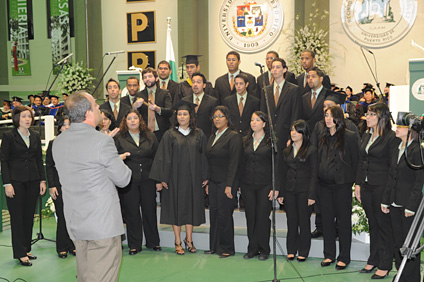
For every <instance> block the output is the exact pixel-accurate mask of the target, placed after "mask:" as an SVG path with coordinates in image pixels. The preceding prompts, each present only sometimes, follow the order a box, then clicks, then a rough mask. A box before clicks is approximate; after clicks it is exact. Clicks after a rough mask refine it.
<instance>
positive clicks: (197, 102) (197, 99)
mask: <svg viewBox="0 0 424 282" xmlns="http://www.w3.org/2000/svg"><path fill="white" fill-rule="evenodd" d="M196 105H197V106H196V108H194V110H195V111H196V113H197V110H198V109H199V106H200V99H199V97H197V98H196Z"/></svg>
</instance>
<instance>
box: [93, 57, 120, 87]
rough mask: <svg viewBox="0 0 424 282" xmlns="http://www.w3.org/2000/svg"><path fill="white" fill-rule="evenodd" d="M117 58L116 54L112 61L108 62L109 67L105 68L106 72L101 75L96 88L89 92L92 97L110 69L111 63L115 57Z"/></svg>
mask: <svg viewBox="0 0 424 282" xmlns="http://www.w3.org/2000/svg"><path fill="white" fill-rule="evenodd" d="M117 56H118V53H116V54H115V56H114V57H113V59H112V61H110V63H109V65H108V66H107V68H106V70H105V72H104V73H103V75H102V77H101V78H100V80H99V82H98V83H97V85H96V88H94V91H93V92H91V95H93V94H94V93H95V92H96V90H97V88H99V85H100V83H102V81H103V78H104V77H105V75H106V73H107V71H108V70H109V69H110V67H111V66H112V64H113V62H114V61H115V60H116V57H117Z"/></svg>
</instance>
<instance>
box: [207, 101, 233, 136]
mask: <svg viewBox="0 0 424 282" xmlns="http://www.w3.org/2000/svg"><path fill="white" fill-rule="evenodd" d="M217 111H220V112H221V113H222V114H223V115H224V116H225V118H226V119H227V125H228V128H229V129H231V130H235V128H234V125H233V120H232V119H231V112H230V110H229V109H228V108H227V107H226V106H216V107H215V109H213V112H212V116H211V120H212V132H213V133H215V132H216V131H217V130H218V128H216V126H215V123H214V122H213V116H214V115H215V113H216V112H217Z"/></svg>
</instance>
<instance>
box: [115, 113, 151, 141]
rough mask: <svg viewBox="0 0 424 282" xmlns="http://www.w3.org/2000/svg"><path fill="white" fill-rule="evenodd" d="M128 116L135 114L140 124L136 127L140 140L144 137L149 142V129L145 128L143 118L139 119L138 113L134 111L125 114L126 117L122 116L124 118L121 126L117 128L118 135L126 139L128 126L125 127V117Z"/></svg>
mask: <svg viewBox="0 0 424 282" xmlns="http://www.w3.org/2000/svg"><path fill="white" fill-rule="evenodd" d="M129 114H136V115H137V116H138V119H139V120H140V124H139V125H138V130H139V131H140V138H141V137H144V138H146V139H147V140H149V141H151V137H150V134H149V132H150V129H149V128H148V127H147V126H146V123H145V122H144V120H143V118H142V117H141V115H140V113H139V112H138V111H136V110H133V109H132V110H130V111H129V112H128V113H126V115H125V116H124V118H123V119H122V121H121V124H120V126H119V133H120V134H121V135H122V136H125V137H127V136H128V134H129V133H128V131H129V130H128V125H127V117H128V115H129Z"/></svg>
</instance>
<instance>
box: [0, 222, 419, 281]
mask: <svg viewBox="0 0 424 282" xmlns="http://www.w3.org/2000/svg"><path fill="white" fill-rule="evenodd" d="M55 230H56V222H55V220H54V218H50V219H48V220H44V221H43V234H44V236H45V237H46V238H50V239H54V238H55ZM37 232H38V221H37V222H35V223H34V237H35V236H36V233H37ZM195 243H196V242H195ZM32 253H33V254H35V255H37V256H38V259H37V260H34V261H33V266H32V267H23V266H21V265H19V264H18V261H17V260H13V259H12V248H11V238H10V229H8V230H5V231H3V232H0V254H1V255H0V281H3V280H4V279H7V280H5V281H15V280H16V279H17V278H21V279H23V280H24V281H28V282H38V281H40V282H41V281H43V282H46V281H60V282H68V281H77V279H76V277H75V276H76V263H75V257H73V256H68V258H66V259H59V258H58V257H57V255H56V250H55V243H52V242H49V241H45V240H42V241H39V242H37V243H36V244H35V245H34V246H33V250H32ZM320 261H321V259H317V258H310V259H308V260H307V261H306V262H303V263H299V262H297V261H293V262H292V263H290V262H288V261H286V260H285V258H284V257H282V256H277V278H278V279H280V280H281V281H285V280H290V281H302V279H301V278H300V275H301V276H302V277H303V278H304V281H326V282H327V281H328V282H331V281H355V282H361V281H369V280H370V278H371V274H360V273H359V272H358V271H359V270H360V269H361V268H362V267H363V266H364V262H357V261H353V262H352V263H351V264H350V265H349V267H348V268H346V269H345V270H342V271H337V270H335V268H334V266H329V267H325V268H323V267H321V266H320ZM421 266H422V267H421V269H422V268H423V265H421ZM296 270H297V271H296ZM297 272H298V273H297ZM273 275H274V268H273V260H272V257H270V259H268V260H267V261H258V260H257V258H254V259H250V260H245V259H243V253H237V254H236V255H235V256H233V257H230V258H226V259H220V258H219V257H218V256H217V255H205V254H203V251H200V250H199V251H198V253H196V254H190V253H186V254H185V255H183V256H178V255H176V254H175V253H174V251H173V249H171V248H163V250H162V251H161V252H154V251H151V250H148V249H143V251H142V252H141V253H139V254H137V255H135V256H129V255H128V248H127V246H124V250H123V259H122V264H121V270H120V274H119V281H125V282H126V281H149V282H150V281H161V282H167V281H172V282H174V281H187V282H188V281H202V282H207V281H220V282H222V281H231V282H234V281H251V282H254V281H272V279H273V277H274V276H273ZM393 276H394V273H393V272H392V273H390V277H389V279H387V278H386V280H387V281H391V280H392V279H393ZM17 281H22V280H19V279H18V280H17Z"/></svg>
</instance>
